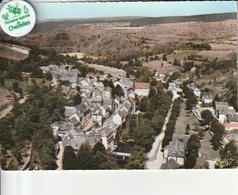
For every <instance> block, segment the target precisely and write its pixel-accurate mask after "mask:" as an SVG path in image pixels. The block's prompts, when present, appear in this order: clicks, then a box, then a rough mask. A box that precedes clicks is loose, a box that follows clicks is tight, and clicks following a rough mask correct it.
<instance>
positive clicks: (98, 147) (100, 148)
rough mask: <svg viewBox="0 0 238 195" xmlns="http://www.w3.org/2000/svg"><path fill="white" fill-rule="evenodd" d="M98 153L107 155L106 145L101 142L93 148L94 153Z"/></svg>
mask: <svg viewBox="0 0 238 195" xmlns="http://www.w3.org/2000/svg"><path fill="white" fill-rule="evenodd" d="M97 152H102V153H104V154H106V153H107V152H106V149H105V147H104V145H103V144H102V143H101V142H97V143H96V144H95V145H94V147H93V153H94V154H96V153H97Z"/></svg>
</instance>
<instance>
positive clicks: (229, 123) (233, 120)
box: [224, 113, 238, 131]
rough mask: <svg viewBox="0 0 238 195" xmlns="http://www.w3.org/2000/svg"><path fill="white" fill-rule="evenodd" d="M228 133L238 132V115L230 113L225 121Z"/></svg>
mask: <svg viewBox="0 0 238 195" xmlns="http://www.w3.org/2000/svg"><path fill="white" fill-rule="evenodd" d="M224 127H225V130H226V131H232V130H238V113H229V114H227V115H226V117H225V120H224Z"/></svg>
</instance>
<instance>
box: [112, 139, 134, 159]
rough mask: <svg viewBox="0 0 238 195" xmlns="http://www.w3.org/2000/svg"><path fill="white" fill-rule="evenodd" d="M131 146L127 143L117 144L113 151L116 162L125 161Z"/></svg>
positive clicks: (129, 153)
mask: <svg viewBox="0 0 238 195" xmlns="http://www.w3.org/2000/svg"><path fill="white" fill-rule="evenodd" d="M131 148H132V147H131V145H130V144H129V143H121V142H120V143H119V144H118V147H117V148H116V149H115V150H114V151H113V154H115V156H116V158H117V160H119V161H121V160H122V161H127V160H129V157H130V155H131Z"/></svg>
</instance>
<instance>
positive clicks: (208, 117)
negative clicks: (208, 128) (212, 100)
mask: <svg viewBox="0 0 238 195" xmlns="http://www.w3.org/2000/svg"><path fill="white" fill-rule="evenodd" d="M201 117H202V119H203V123H204V124H205V125H208V124H210V122H211V121H212V120H213V119H214V116H213V115H212V113H211V112H210V111H209V110H203V111H202V112H201Z"/></svg>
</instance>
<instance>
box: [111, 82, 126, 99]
mask: <svg viewBox="0 0 238 195" xmlns="http://www.w3.org/2000/svg"><path fill="white" fill-rule="evenodd" d="M112 96H113V97H116V96H118V97H122V96H124V91H123V89H122V88H121V86H120V85H117V86H116V87H115V88H112Z"/></svg>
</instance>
